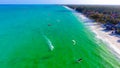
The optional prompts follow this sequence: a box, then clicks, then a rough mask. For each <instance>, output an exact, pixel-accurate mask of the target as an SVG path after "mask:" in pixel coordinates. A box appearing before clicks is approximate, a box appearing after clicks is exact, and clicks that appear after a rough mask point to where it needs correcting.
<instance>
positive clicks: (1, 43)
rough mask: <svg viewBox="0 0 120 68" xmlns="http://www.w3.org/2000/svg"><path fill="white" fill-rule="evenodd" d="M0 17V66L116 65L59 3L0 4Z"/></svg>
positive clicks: (62, 67) (63, 67) (78, 67)
mask: <svg viewBox="0 0 120 68" xmlns="http://www.w3.org/2000/svg"><path fill="white" fill-rule="evenodd" d="M0 19H1V20H0V68H117V67H118V68H119V67H120V63H119V61H118V59H117V58H116V57H115V55H113V54H112V53H111V51H110V49H109V48H107V46H106V45H105V44H104V43H103V42H102V41H100V40H99V39H96V38H95V35H94V34H93V33H92V31H90V30H89V29H88V28H86V26H85V25H84V23H83V22H82V21H80V20H78V18H77V17H76V16H75V15H74V14H73V13H72V12H71V11H70V10H68V9H66V8H64V7H63V6H59V5H0ZM72 40H74V41H75V42H76V44H75V45H74V44H73V41H72ZM51 47H53V48H52V50H51ZM80 58H82V61H81V62H79V63H76V60H77V59H80Z"/></svg>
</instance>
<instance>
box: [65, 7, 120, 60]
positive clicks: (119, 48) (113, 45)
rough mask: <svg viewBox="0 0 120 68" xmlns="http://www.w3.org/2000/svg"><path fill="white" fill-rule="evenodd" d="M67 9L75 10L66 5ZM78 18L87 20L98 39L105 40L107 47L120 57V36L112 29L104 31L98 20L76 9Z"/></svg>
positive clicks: (88, 25) (87, 24)
mask: <svg viewBox="0 0 120 68" xmlns="http://www.w3.org/2000/svg"><path fill="white" fill-rule="evenodd" d="M64 7H65V8H66V9H68V10H70V11H75V10H73V9H71V8H69V7H67V6H64ZM73 14H74V15H75V16H76V17H77V18H78V19H79V18H80V19H82V20H83V21H84V22H86V26H87V27H88V28H89V29H90V30H91V31H92V32H93V33H95V35H96V38H97V39H100V40H101V41H103V42H104V43H105V44H106V45H107V47H108V48H109V49H110V51H111V52H112V53H113V54H114V55H116V57H117V58H119V59H120V42H118V41H120V38H119V37H120V36H119V37H117V36H116V35H112V34H111V31H108V32H107V31H104V28H103V27H102V26H101V25H99V24H98V23H97V22H93V21H92V20H91V21H90V19H89V18H87V17H86V16H84V15H83V14H81V13H79V12H77V11H76V13H73Z"/></svg>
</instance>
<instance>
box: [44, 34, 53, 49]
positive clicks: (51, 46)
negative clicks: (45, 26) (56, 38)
mask: <svg viewBox="0 0 120 68" xmlns="http://www.w3.org/2000/svg"><path fill="white" fill-rule="evenodd" d="M44 37H45V39H46V41H47V44H48V47H49V49H50V50H51V51H53V49H54V46H53V44H52V42H51V41H50V39H49V38H48V37H47V36H45V35H44Z"/></svg>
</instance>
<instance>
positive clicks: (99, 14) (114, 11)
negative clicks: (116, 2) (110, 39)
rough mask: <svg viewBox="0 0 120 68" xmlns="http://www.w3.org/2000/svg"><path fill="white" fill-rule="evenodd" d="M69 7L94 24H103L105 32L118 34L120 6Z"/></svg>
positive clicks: (119, 30)
mask: <svg viewBox="0 0 120 68" xmlns="http://www.w3.org/2000/svg"><path fill="white" fill-rule="evenodd" d="M69 7H70V8H73V9H74V10H76V11H77V12H80V13H82V14H84V15H85V16H86V17H88V18H90V19H92V20H94V21H95V22H98V23H100V24H104V26H105V27H106V29H107V30H114V32H115V33H116V34H120V9H119V7H120V6H113V5H99V6H98V5H79V6H78V5H71V6H69Z"/></svg>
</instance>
